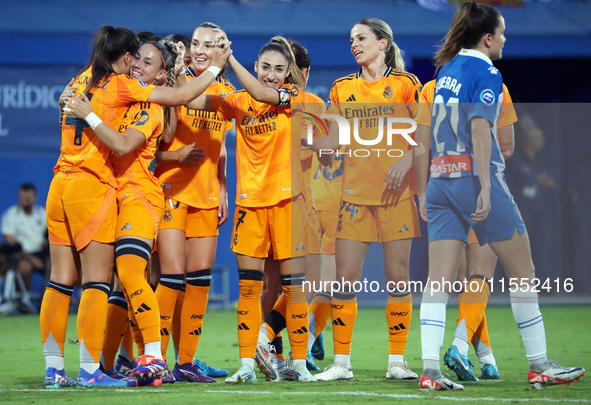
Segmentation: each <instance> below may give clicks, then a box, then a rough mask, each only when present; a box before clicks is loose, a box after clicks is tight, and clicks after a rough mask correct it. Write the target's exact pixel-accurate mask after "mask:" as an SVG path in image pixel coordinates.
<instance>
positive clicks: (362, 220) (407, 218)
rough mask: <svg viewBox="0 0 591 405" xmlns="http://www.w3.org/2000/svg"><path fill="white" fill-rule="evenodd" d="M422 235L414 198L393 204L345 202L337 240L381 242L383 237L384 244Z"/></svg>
mask: <svg viewBox="0 0 591 405" xmlns="http://www.w3.org/2000/svg"><path fill="white" fill-rule="evenodd" d="M376 236H377V237H376ZM418 236H421V231H420V229H419V213H418V210H417V206H416V204H415V201H414V198H408V199H406V200H404V201H400V202H398V204H389V205H356V204H352V203H348V202H346V201H343V202H342V203H341V210H340V212H339V222H338V225H337V238H340V239H348V240H356V241H359V242H377V241H378V237H379V242H380V243H384V242H390V241H393V240H401V239H409V238H416V237H418Z"/></svg>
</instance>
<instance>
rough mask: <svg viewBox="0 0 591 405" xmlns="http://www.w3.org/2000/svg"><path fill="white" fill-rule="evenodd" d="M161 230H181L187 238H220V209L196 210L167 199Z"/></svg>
mask: <svg viewBox="0 0 591 405" xmlns="http://www.w3.org/2000/svg"><path fill="white" fill-rule="evenodd" d="M162 219H163V220H162V222H161V223H160V229H180V230H181V231H184V232H185V237H187V238H204V237H209V236H218V235H219V230H218V209H217V208H195V207H191V206H189V205H187V204H184V203H182V202H180V201H176V200H173V199H172V198H167V199H166V201H165V211H164V217H163V218H162Z"/></svg>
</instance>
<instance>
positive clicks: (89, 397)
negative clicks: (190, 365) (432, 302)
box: [0, 306, 591, 405]
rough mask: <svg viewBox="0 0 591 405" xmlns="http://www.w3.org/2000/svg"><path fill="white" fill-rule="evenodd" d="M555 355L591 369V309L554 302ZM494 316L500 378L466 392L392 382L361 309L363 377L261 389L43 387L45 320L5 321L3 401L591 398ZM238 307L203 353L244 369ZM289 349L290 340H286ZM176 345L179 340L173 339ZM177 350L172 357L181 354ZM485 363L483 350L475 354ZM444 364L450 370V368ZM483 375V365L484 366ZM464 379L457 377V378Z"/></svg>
mask: <svg viewBox="0 0 591 405" xmlns="http://www.w3.org/2000/svg"><path fill="white" fill-rule="evenodd" d="M542 313H543V314H544V320H545V325H546V335H547V343H548V355H549V358H551V359H554V360H557V361H559V362H560V363H561V364H563V365H578V366H583V367H585V368H586V369H587V370H589V369H590V368H591V339H590V337H589V336H591V322H590V321H591V307H589V306H547V307H544V308H542ZM456 316H457V308H454V307H450V308H449V309H448V314H447V321H448V328H447V333H446V338H445V343H444V348H443V349H442V358H443V350H445V349H447V347H448V346H449V345H450V344H451V340H452V338H453V326H455V319H456ZM487 318H488V322H489V329H490V335H491V342H492V345H493V349H494V353H495V356H496V359H497V362H498V365H499V371H500V374H501V380H500V381H481V382H477V383H465V387H466V388H465V391H463V392H445V393H421V392H419V390H418V383H417V382H394V381H388V380H386V378H385V373H386V365H387V350H388V338H387V329H386V319H385V309H381V308H380V309H378V308H361V309H360V310H359V317H358V318H357V323H356V325H355V332H354V338H353V354H352V359H351V361H352V365H353V371H354V374H355V381H342V382H322V383H320V382H319V383H308V384H305V383H294V382H279V383H273V382H265V381H264V378H263V377H262V376H261V375H259V377H260V378H259V382H258V383H257V384H253V385H238V386H234V385H229V384H224V383H223V379H220V381H219V382H220V383H218V384H188V383H183V384H173V385H163V386H162V387H143V388H129V389H108V388H102V389H76V388H71V389H61V390H54V391H49V390H45V389H43V374H44V366H45V364H44V360H43V354H42V350H41V343H40V337H39V336H40V335H39V320H38V317H36V316H21V317H9V318H0V336H1V339H0V359H1V360H0V364H1V367H0V370H1V371H0V376H1V379H0V402H2V403H23V404H25V403H29V404H33V403H41V404H47V403H83V404H84V405H91V404H110V403H111V404H123V403H135V404H141V405H144V404H151V403H159V404H163V403H169V404H175V403H176V404H179V403H193V402H195V403H225V404H228V403H240V404H243V403H263V402H265V403H277V404H283V403H300V404H303V403H307V404H322V403H368V402H390V403H391V402H397V403H416V404H436V403H451V402H454V403H458V402H471V403H487V404H489V403H522V402H524V403H534V404H536V403H591V384H590V383H591V376H590V375H586V376H584V377H583V378H581V380H580V381H578V382H574V383H573V384H572V385H570V386H566V385H559V386H554V387H547V388H545V389H543V390H541V391H535V390H532V389H531V388H529V386H528V384H527V381H526V380H527V369H528V365H527V360H526V358H525V351H524V349H523V345H522V343H521V338H520V335H519V331H518V329H517V326H516V325H515V322H514V321H513V316H512V314H511V309H510V307H509V306H500V307H490V308H489V309H487ZM235 322H236V315H235V313H234V312H209V313H208V314H207V315H206V317H205V326H204V328H203V331H204V332H203V335H202V337H201V341H200V344H199V348H198V351H197V357H199V358H200V359H201V360H203V361H205V362H207V363H208V364H210V365H213V366H216V367H222V368H226V369H228V370H229V371H230V372H234V371H236V369H237V367H238V366H239V361H238V344H237V332H236V327H235ZM325 335H326V337H327V338H326V339H325V341H326V349H327V356H326V358H325V359H324V360H323V361H320V362H318V364H319V366H320V367H325V366H327V365H328V364H330V362H331V360H332V338H331V337H332V334H331V330H330V326H329V328H328V330H327V331H326V332H325ZM75 339H76V327H75V317H73V316H71V317H70V320H69V324H68V334H67V341H68V342H67V343H66V372H67V373H68V374H69V375H70V376H71V377H73V378H76V376H77V372H78V367H77V362H78V349H77V348H78V346H77V345H76V344H75V343H73V342H74V340H75ZM284 340H285V345H286V352H287V351H288V348H289V345H288V343H287V339H286V338H284ZM171 346H172V345H171ZM406 353H407V354H406V360H407V361H408V363H409V365H410V367H411V368H412V369H413V370H415V371H416V372H417V373H419V375H420V372H421V366H422V364H421V360H420V336H419V309H418V308H417V307H415V308H414V316H413V320H412V326H411V329H410V335H409V342H408V345H407V349H406ZM173 356H174V354H173V351H172V348H171V350H170V351H169V358H174V357H173ZM470 357H471V359H472V360H473V362H474V363H475V364H478V363H477V361H476V358H475V355H474V353H473V352H471V354H470ZM443 367H444V366H443ZM475 372H476V374H477V375H479V374H480V370H479V369H478V367H476V370H475ZM588 373H591V372H588ZM454 377H455V375H454Z"/></svg>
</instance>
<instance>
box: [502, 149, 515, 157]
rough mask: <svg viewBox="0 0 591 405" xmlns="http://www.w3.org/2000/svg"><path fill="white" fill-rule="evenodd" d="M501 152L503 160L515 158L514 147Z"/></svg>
mask: <svg viewBox="0 0 591 405" xmlns="http://www.w3.org/2000/svg"><path fill="white" fill-rule="evenodd" d="M501 152H502V153H503V158H505V159H509V158H510V157H511V156H513V152H515V148H514V147H511V148H506V149H503V150H502V151H501Z"/></svg>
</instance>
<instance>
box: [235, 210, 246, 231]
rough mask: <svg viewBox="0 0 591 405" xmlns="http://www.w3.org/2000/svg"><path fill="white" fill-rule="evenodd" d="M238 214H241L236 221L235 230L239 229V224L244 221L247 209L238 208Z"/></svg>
mask: <svg viewBox="0 0 591 405" xmlns="http://www.w3.org/2000/svg"><path fill="white" fill-rule="evenodd" d="M238 214H240V216H239V217H238V221H236V229H234V232H236V231H238V226H239V225H240V224H241V223H243V222H244V217H245V216H246V211H244V210H238Z"/></svg>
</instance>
